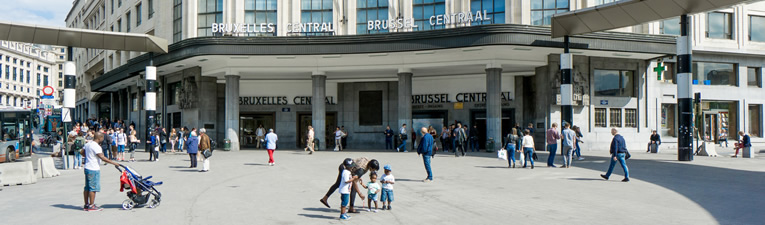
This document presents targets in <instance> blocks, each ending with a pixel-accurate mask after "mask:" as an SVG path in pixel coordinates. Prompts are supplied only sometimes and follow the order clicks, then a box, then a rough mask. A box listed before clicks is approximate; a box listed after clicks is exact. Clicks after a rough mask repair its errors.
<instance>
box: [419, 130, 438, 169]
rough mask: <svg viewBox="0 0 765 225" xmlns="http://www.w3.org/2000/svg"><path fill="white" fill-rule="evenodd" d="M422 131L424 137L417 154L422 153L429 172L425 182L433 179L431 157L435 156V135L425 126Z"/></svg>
mask: <svg viewBox="0 0 765 225" xmlns="http://www.w3.org/2000/svg"><path fill="white" fill-rule="evenodd" d="M420 132H421V133H422V139H421V140H420V145H419V146H417V154H418V155H422V162H423V163H425V171H426V172H428V177H427V178H425V180H423V182H431V181H433V171H432V170H431V169H430V159H431V158H433V144H434V141H433V140H434V139H433V135H430V134H429V133H428V128H425V127H423V128H422V129H420Z"/></svg>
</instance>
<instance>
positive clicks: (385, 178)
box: [380, 165, 396, 210]
mask: <svg viewBox="0 0 765 225" xmlns="http://www.w3.org/2000/svg"><path fill="white" fill-rule="evenodd" d="M383 169H385V174H383V175H382V177H380V182H381V183H382V192H381V196H380V202H382V209H383V210H391V208H390V203H391V202H393V184H395V183H396V178H395V177H393V174H392V173H391V171H392V170H391V168H390V165H385V166H384V167H383ZM386 201H387V202H388V207H387V208H386V207H385V202H386Z"/></svg>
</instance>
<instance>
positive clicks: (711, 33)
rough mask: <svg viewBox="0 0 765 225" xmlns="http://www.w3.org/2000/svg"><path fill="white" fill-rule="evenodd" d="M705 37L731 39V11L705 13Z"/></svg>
mask: <svg viewBox="0 0 765 225" xmlns="http://www.w3.org/2000/svg"><path fill="white" fill-rule="evenodd" d="M707 37H708V38H716V39H733V13H724V12H710V13H707Z"/></svg>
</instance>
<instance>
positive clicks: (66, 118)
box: [61, 107, 72, 122]
mask: <svg viewBox="0 0 765 225" xmlns="http://www.w3.org/2000/svg"><path fill="white" fill-rule="evenodd" d="M61 121H62V122H72V115H71V114H70V113H69V108H63V107H62V108H61Z"/></svg>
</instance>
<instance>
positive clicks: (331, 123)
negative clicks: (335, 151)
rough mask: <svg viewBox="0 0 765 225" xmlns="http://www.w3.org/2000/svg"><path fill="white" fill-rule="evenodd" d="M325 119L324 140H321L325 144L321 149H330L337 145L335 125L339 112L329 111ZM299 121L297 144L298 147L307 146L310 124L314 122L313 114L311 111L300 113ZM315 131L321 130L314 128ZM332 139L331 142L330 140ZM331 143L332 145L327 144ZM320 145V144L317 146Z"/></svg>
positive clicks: (321, 143)
mask: <svg viewBox="0 0 765 225" xmlns="http://www.w3.org/2000/svg"><path fill="white" fill-rule="evenodd" d="M325 118H326V120H325V128H326V129H325V130H324V132H325V133H324V134H325V135H324V137H325V138H324V140H320V142H319V145H323V146H325V147H324V148H321V149H328V148H334V146H335V140H334V137H335V135H334V132H335V127H337V113H335V112H327V115H326V117H325ZM297 119H298V123H297V126H298V127H297V131H298V135H295V136H297V140H296V141H297V146H298V148H304V147H305V146H306V139H307V138H308V125H311V123H312V122H313V121H312V120H313V116H312V115H311V113H308V112H306V113H298V118H297ZM314 132H319V131H317V130H314ZM330 141H331V142H330ZM327 144H331V145H327ZM317 147H318V146H317Z"/></svg>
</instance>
